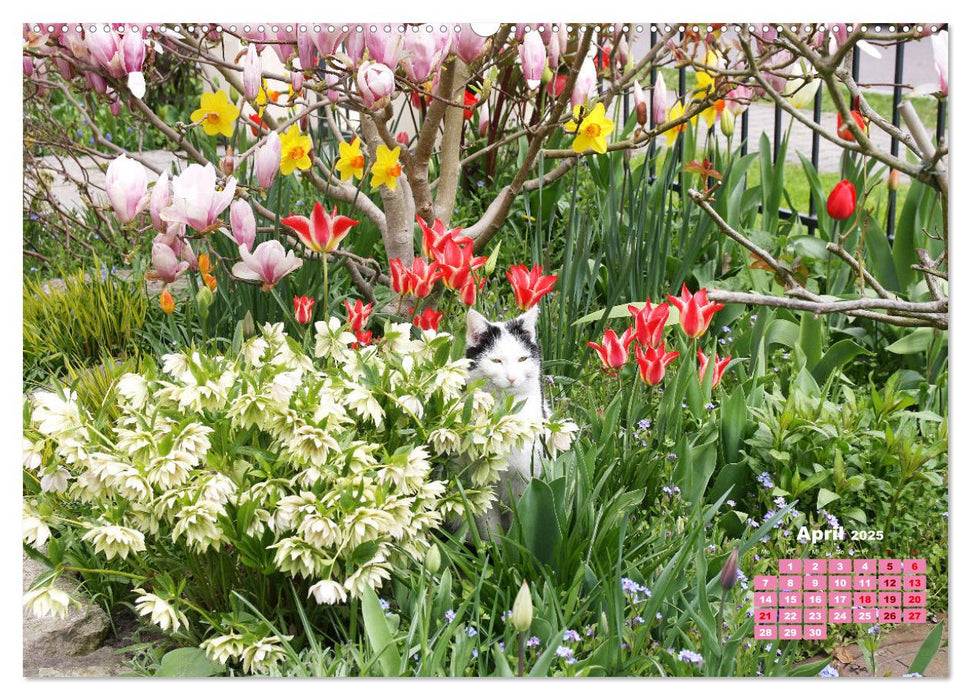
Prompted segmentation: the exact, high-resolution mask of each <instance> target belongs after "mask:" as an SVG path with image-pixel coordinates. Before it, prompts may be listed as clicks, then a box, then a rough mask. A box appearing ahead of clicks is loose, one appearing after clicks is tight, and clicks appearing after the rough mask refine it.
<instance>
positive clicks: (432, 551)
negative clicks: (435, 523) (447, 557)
mask: <svg viewBox="0 0 971 700" xmlns="http://www.w3.org/2000/svg"><path fill="white" fill-rule="evenodd" d="M425 568H426V569H427V570H428V573H430V574H432V575H435V574H437V573H438V570H439V569H441V568H442V553H441V552H440V551H439V549H438V545H437V544H433V545H432V546H431V547H429V548H428V551H427V552H425Z"/></svg>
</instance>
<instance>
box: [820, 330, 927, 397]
mask: <svg viewBox="0 0 971 700" xmlns="http://www.w3.org/2000/svg"><path fill="white" fill-rule="evenodd" d="M928 330H929V329H928ZM872 354H873V353H871V352H870V351H869V350H867V349H866V348H863V347H861V346H859V345H857V344H856V343H854V342H853V341H852V340H840V341H838V342H836V343H833V344H832V345H831V346H830V348H829V350H827V351H826V354H825V355H823V357H822V359H821V360H820V361H819V362H817V363H816V366H815V367H813V369H812V374H813V379H815V380H816V381H817V382H819V383H820V384H823V383H825V382H826V379H827V377H829V375H830V374H832V373H833V372H834V371H836V370H838V369H841V368H842V367H843V365H845V364H846V363H847V362H849V361H850V360H852V359H853V358H855V357H857V356H858V355H872Z"/></svg>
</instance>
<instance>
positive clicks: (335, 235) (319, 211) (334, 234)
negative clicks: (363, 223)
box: [280, 202, 359, 253]
mask: <svg viewBox="0 0 971 700" xmlns="http://www.w3.org/2000/svg"><path fill="white" fill-rule="evenodd" d="M280 221H281V223H283V224H284V225H285V226H287V227H289V228H291V229H293V230H294V231H295V232H296V234H297V237H298V238H299V239H300V241H301V243H303V244H304V245H305V246H307V248H309V249H310V250H312V251H314V252H315V253H320V252H327V253H330V252H331V251H333V250H334V249H335V248H337V246H339V245H340V242H341V241H342V240H344V237H345V236H346V235H347V234H348V233H349V232H350V230H351V227H353V226H357V225H358V223H359V222H357V221H355V220H354V219H351V218H349V217H346V216H341V215H339V214H338V213H337V205H336V204H335V205H334V211H333V212H331V213H330V214H328V213H327V212H326V211H325V210H324V208H323V207H322V206H321V204H320V202H317V203H316V204H314V210H313V213H312V214H311V215H310V218H309V219H308V218H307V217H305V216H294V215H293V214H291V215H290V216H288V217H286V218H285V219H281V220H280Z"/></svg>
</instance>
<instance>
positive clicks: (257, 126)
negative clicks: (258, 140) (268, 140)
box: [249, 114, 270, 136]
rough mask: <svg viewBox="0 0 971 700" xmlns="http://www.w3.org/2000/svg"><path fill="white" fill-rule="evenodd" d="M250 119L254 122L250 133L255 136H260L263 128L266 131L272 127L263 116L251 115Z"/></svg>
mask: <svg viewBox="0 0 971 700" xmlns="http://www.w3.org/2000/svg"><path fill="white" fill-rule="evenodd" d="M249 120H250V121H251V122H253V123H252V124H250V127H249V130H250V133H252V134H253V136H259V135H260V132H261V130H262V131H266V130H269V128H270V127H269V125H268V124H267V123H266V122H265V121H263V117H261V116H258V115H256V114H251V115H249Z"/></svg>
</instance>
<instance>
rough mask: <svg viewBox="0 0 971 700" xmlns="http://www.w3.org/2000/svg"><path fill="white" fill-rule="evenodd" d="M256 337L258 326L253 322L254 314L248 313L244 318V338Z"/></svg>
mask: <svg viewBox="0 0 971 700" xmlns="http://www.w3.org/2000/svg"><path fill="white" fill-rule="evenodd" d="M254 335H256V324H255V323H254V322H253V313H252V312H251V311H247V312H246V315H245V316H243V337H244V338H252V337H253V336H254Z"/></svg>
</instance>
